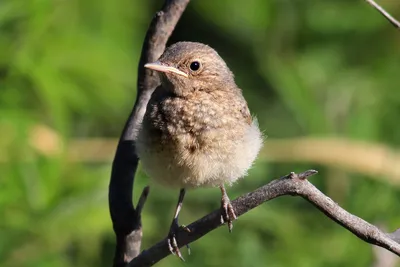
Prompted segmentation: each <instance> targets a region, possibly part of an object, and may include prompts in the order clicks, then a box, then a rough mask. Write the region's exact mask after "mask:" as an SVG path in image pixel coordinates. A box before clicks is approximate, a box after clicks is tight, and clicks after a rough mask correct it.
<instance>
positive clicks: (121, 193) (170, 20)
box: [109, 0, 189, 266]
mask: <svg viewBox="0 0 400 267" xmlns="http://www.w3.org/2000/svg"><path fill="white" fill-rule="evenodd" d="M188 3H189V0H169V1H165V4H164V6H163V8H162V10H161V11H159V12H158V13H157V14H156V16H155V17H154V18H153V21H152V22H151V25H150V27H149V29H148V31H147V35H146V38H145V41H144V43H143V48H142V54H141V57H140V62H139V67H138V72H139V74H138V86H137V88H138V89H137V98H136V102H135V105H134V107H133V110H132V112H131V114H130V115H129V118H128V120H127V122H126V124H125V127H124V130H123V132H122V134H121V137H120V140H119V143H118V147H117V151H116V154H115V157H114V161H113V166H112V173H111V179H110V185H109V206H110V214H111V219H112V222H113V228H114V232H115V235H116V242H117V244H116V250H115V256H114V266H125V265H126V263H128V262H129V261H131V260H132V259H133V258H134V257H136V256H137V255H138V254H139V252H140V246H141V241H142V224H141V218H140V214H141V211H142V208H143V205H144V203H145V200H146V197H147V194H148V192H149V188H148V187H146V188H145V189H144V190H143V193H142V196H141V198H140V200H139V205H138V207H137V209H136V210H135V208H134V206H133V203H132V191H133V182H134V176H135V172H136V169H137V165H138V161H139V159H138V156H137V155H136V152H135V141H136V137H137V132H138V127H139V125H140V123H141V121H142V119H143V115H144V113H145V111H146V106H147V102H148V101H149V98H150V96H151V94H152V93H153V91H154V89H155V88H156V87H157V86H158V85H159V78H158V76H156V75H154V74H153V75H152V73H151V71H149V70H145V69H144V67H143V66H144V64H145V63H147V62H152V61H155V60H156V59H157V58H158V57H159V56H160V55H161V54H162V52H163V51H164V49H165V46H166V43H167V40H168V38H169V36H170V35H171V33H172V31H173V30H174V28H175V25H176V24H177V22H178V20H179V19H180V17H181V15H182V13H183V11H184V10H185V8H186V6H187V4H188Z"/></svg>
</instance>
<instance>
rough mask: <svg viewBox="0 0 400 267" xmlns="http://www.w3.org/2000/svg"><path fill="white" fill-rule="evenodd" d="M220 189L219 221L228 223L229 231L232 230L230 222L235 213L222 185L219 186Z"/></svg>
mask: <svg viewBox="0 0 400 267" xmlns="http://www.w3.org/2000/svg"><path fill="white" fill-rule="evenodd" d="M219 188H220V189H221V193H222V198H221V223H228V228H229V232H232V228H233V224H232V222H233V221H234V220H236V214H235V211H234V210H233V207H232V204H231V201H230V199H229V197H228V195H227V194H226V189H225V186H224V185H221V186H220V187H219Z"/></svg>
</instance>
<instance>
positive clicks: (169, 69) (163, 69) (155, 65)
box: [144, 61, 188, 78]
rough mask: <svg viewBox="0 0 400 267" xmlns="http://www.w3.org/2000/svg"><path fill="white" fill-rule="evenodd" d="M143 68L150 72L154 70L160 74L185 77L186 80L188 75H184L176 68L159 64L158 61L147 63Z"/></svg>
mask: <svg viewBox="0 0 400 267" xmlns="http://www.w3.org/2000/svg"><path fill="white" fill-rule="evenodd" d="M144 67H145V68H148V69H151V70H155V71H160V72H165V73H174V74H177V75H181V76H183V77H186V78H187V77H188V75H187V74H186V73H184V72H183V71H181V70H178V69H177V68H174V67H170V66H166V65H164V64H163V63H161V62H160V61H156V62H153V63H147V64H145V65H144Z"/></svg>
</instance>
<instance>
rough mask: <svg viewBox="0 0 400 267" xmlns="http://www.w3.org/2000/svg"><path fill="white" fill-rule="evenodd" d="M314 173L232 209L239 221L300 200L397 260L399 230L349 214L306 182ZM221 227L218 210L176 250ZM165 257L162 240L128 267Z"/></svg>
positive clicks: (281, 182) (284, 181) (268, 188)
mask: <svg viewBox="0 0 400 267" xmlns="http://www.w3.org/2000/svg"><path fill="white" fill-rule="evenodd" d="M316 173H317V172H316V171H314V170H309V171H306V172H303V173H300V174H295V173H293V172H292V173H290V174H288V175H286V176H284V177H281V178H279V179H276V180H273V181H272V182H270V183H269V184H267V185H264V186H263V187H260V188H258V189H257V190H255V191H253V192H250V193H247V194H245V195H243V196H241V197H239V198H237V199H235V200H233V201H232V206H233V208H234V209H235V213H236V215H237V216H238V217H239V216H241V215H243V214H245V213H246V212H248V211H250V210H251V209H254V208H256V207H258V206H259V205H261V204H262V203H264V202H266V201H269V200H272V199H274V198H277V197H280V196H285V195H289V196H300V197H302V198H304V199H305V200H307V201H308V202H310V203H311V204H312V205H314V206H315V207H316V208H318V209H319V210H320V211H321V212H323V213H324V214H325V215H326V216H328V217H329V218H331V219H332V220H333V221H335V222H336V223H338V224H340V225H341V226H343V227H344V228H346V229H347V230H349V231H350V232H351V233H353V234H354V235H356V236H357V237H359V238H360V239H362V240H364V241H365V242H368V243H370V244H373V245H377V246H380V247H383V248H385V249H387V250H389V251H391V252H393V253H395V254H396V255H398V256H400V243H398V242H396V241H399V237H400V229H398V230H397V231H396V232H394V233H392V234H387V233H384V232H382V231H381V230H379V229H378V228H377V227H376V226H374V225H372V224H370V223H368V222H366V221H364V220H363V219H361V218H359V217H357V216H355V215H352V214H350V213H349V212H347V211H346V210H344V209H343V208H341V207H340V206H339V205H338V204H337V203H335V202H334V201H333V200H332V199H330V198H329V197H327V196H325V195H324V194H323V193H322V192H321V191H319V190H318V189H317V188H316V187H315V186H314V185H312V184H311V183H310V182H308V180H307V177H309V176H311V175H314V174H316ZM221 225H222V224H221V221H220V210H219V209H218V210H215V211H213V212H211V213H210V214H208V215H206V216H204V217H203V218H201V219H199V220H197V221H195V222H193V223H192V224H190V225H189V226H187V227H188V228H189V229H190V232H187V231H185V230H183V229H182V228H181V229H180V231H179V232H178V235H177V242H178V244H179V246H180V247H183V246H185V245H186V244H189V243H192V242H193V241H196V240H197V239H199V238H201V237H202V236H204V235H206V234H207V233H209V232H211V231H212V230H214V229H216V228H218V227H220V226H221ZM168 255H170V252H169V250H168V245H167V239H164V240H162V241H160V242H159V243H157V244H155V245H154V246H152V247H151V248H149V249H148V250H145V251H143V252H142V253H141V254H140V255H139V256H137V257H136V258H135V259H133V260H132V261H131V262H130V263H129V265H128V266H129V267H139V266H140V267H144V266H152V265H153V264H155V263H157V262H158V261H160V260H161V259H163V258H165V257H167V256H168Z"/></svg>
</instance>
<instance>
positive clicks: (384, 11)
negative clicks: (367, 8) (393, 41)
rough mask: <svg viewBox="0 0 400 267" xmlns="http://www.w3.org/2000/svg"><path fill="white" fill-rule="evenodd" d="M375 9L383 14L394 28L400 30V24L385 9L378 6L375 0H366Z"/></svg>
mask: <svg viewBox="0 0 400 267" xmlns="http://www.w3.org/2000/svg"><path fill="white" fill-rule="evenodd" d="M365 1H366V2H367V3H368V4H370V5H371V6H372V7H373V8H375V9H376V10H377V11H378V12H379V13H381V14H382V15H383V16H384V17H385V18H386V19H387V20H388V21H389V22H390V23H391V24H392V25H393V26H394V27H396V28H397V29H400V22H398V21H397V20H396V19H395V18H393V17H392V16H391V15H390V14H389V13H388V12H386V10H385V9H383V8H382V7H381V6H380V5H378V4H377V3H376V2H375V1H374V0H365Z"/></svg>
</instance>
